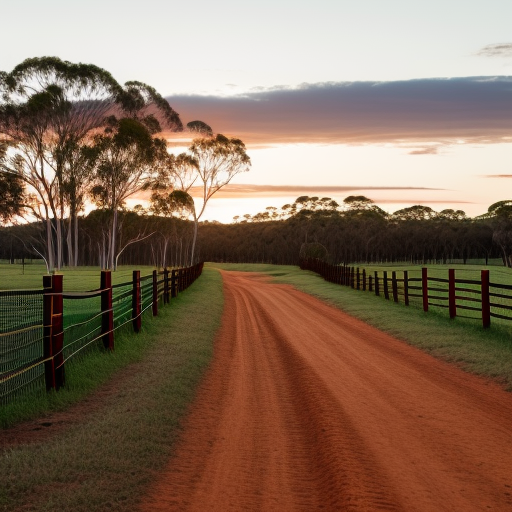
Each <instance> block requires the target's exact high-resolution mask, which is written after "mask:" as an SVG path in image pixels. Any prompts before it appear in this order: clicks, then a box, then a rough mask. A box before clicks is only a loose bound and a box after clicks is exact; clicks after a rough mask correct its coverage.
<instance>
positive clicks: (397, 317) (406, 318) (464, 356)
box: [210, 264, 512, 391]
mask: <svg viewBox="0 0 512 512" xmlns="http://www.w3.org/2000/svg"><path fill="white" fill-rule="evenodd" d="M210 266H214V267H217V268H222V269H225V270H238V271H245V272H262V273H264V274H267V275H269V276H271V277H273V278H274V280H275V282H277V283H285V284H290V285H292V286H294V287H295V288H297V289H299V290H301V291H303V292H305V293H309V294H310V295H314V296H316V297H318V298H319V299H322V300H324V301H326V302H328V303H330V304H332V305H334V306H336V307H338V308H340V309H342V310H343V311H345V312H346V313H348V314H350V315H352V316H354V317H356V318H359V319H361V320H363V321H364V322H366V323H368V324H370V325H373V326H374V327H377V328H378V329H380V330H382V331H385V332H387V333H389V334H391V335H393V336H395V337H397V338H399V339H401V340H403V341H405V342H407V343H409V344H410V345H414V346H416V347H419V348H421V349H422V350H424V351H426V352H428V353H430V354H431V355H433V356H435V357H437V358H439V359H443V360H445V361H448V362H450V363H454V364H456V365H457V366H459V367H461V368H462V369H464V370H465V371H468V372H471V373H475V374H478V375H481V376H485V377H489V378H491V379H493V380H495V381H497V382H499V383H500V384H502V385H504V387H505V389H507V390H508V391H512V325H510V326H509V325H508V324H507V325H506V326H505V325H503V324H500V325H493V326H492V327H491V328H490V329H483V328H482V327H481V325H480V324H478V323H476V322H475V321H472V320H467V319H459V318H456V319H454V320H450V319H449V318H448V317H447V316H446V314H443V313H437V312H435V311H433V312H429V313H424V312H423V311H422V310H421V309H418V308H415V307H406V306H404V305H403V304H395V303H394V302H393V301H387V300H385V299H384V298H383V297H376V296H375V295H373V294H371V293H369V292H362V291H357V290H353V289H351V288H348V287H346V286H340V285H336V284H332V283H328V282H327V281H324V280H323V279H322V278H321V277H320V276H319V275H318V274H315V273H313V272H309V271H302V270H300V269H299V268H298V267H294V266H284V265H283V266H274V265H266V264H260V265H258V264H253V265H249V264H236V265H235V264H210Z"/></svg>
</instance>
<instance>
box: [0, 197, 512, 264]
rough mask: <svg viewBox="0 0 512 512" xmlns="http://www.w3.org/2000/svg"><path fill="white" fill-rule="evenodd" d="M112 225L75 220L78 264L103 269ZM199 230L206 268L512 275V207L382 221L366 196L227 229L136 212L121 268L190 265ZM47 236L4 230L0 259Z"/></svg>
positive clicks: (129, 218)
mask: <svg viewBox="0 0 512 512" xmlns="http://www.w3.org/2000/svg"><path fill="white" fill-rule="evenodd" d="M108 219H109V213H108V212H107V211H105V210H101V209H97V210H94V211H92V212H91V213H90V214H89V215H87V216H86V217H80V218H79V222H78V225H79V231H80V238H81V247H82V249H81V251H80V255H79V261H78V263H79V264H80V265H100V266H101V264H102V261H103V260H102V247H103V245H104V243H105V242H104V241H102V240H104V238H105V237H106V236H107V232H106V228H105V226H107V225H108ZM240 219H241V220H240ZM197 227H198V236H197V247H196V249H195V258H196V260H199V259H200V260H203V261H220V262H239V263H246V262H247V263H249V262H251V263H254V262H261V263H275V264H298V263H299V261H300V259H301V258H305V257H314V258H321V259H324V260H326V261H329V262H331V263H336V264H338V263H347V264H350V263H355V262H367V263H370V262H408V263H427V262H438V263H448V262H451V261H454V260H459V261H462V262H467V261H468V260H470V259H479V260H483V261H485V262H486V263H487V262H488V261H489V259H491V258H501V259H502V261H503V263H504V265H506V266H509V267H510V266H512V201H500V202H498V203H495V204H493V205H491V206H490V207H489V209H488V212H487V214H485V215H482V216H480V217H476V218H468V217H467V216H466V215H465V214H464V212H462V211H461V210H450V209H448V210H443V211H441V212H435V211H434V210H432V209H431V208H429V207H425V206H422V205H415V206H411V207H409V208H404V209H402V210H399V211H397V212H395V213H394V214H392V215H388V214H386V213H385V212H383V211H382V210H381V209H380V208H378V207H377V206H376V205H374V204H373V203H372V201H371V200H370V199H368V198H366V197H364V196H349V197H347V198H346V199H345V200H344V201H343V204H342V205H341V206H340V205H338V203H336V201H334V200H332V199H330V198H318V197H309V196H302V197H299V198H297V200H296V201H295V202H294V203H291V204H288V205H284V206H283V207H281V208H276V207H268V208H267V209H266V210H265V212H262V213H261V214H256V215H253V216H249V215H245V216H242V217H239V218H238V219H235V221H234V222H233V223H231V224H221V223H218V222H208V221H205V222H199V223H195V222H194V221H193V220H188V219H183V218H179V217H176V216H161V215H156V214H155V213H153V212H152V211H144V210H143V209H142V208H138V209H136V211H128V210H120V212H119V246H120V248H121V249H122V250H121V253H120V257H119V263H123V264H139V265H140V264H152V265H154V266H156V267H164V266H184V265H188V264H189V262H190V258H191V255H192V251H193V250H194V244H195V231H196V228H197ZM102 233H103V234H102ZM43 235H44V230H43V229H42V226H41V225H40V223H39V224H38V223H32V224H28V225H19V226H12V227H9V228H3V229H0V258H2V259H20V258H22V257H25V258H26V257H30V256H29V253H28V252H27V244H26V240H29V239H30V240H33V241H34V243H36V241H37V239H38V237H39V239H42V237H43ZM141 237H143V239H142V240H141V239H140V238H141ZM136 240H139V241H138V242H137V243H132V242H133V241H136ZM34 255H35V253H32V256H34Z"/></svg>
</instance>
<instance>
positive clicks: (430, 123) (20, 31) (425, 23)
mask: <svg viewBox="0 0 512 512" xmlns="http://www.w3.org/2000/svg"><path fill="white" fill-rule="evenodd" d="M3 4H5V5H2V6H1V8H0V12H1V14H2V20H3V23H2V31H0V45H1V48H2V52H1V53H0V70H4V71H10V70H11V69H12V68H13V67H14V66H15V65H16V64H18V63H20V62H21V61H23V60H24V59H25V58H28V57H35V56H44V55H55V56H58V57H60V58H62V59H65V60H69V61H72V62H79V61H80V62H87V63H93V64H96V65H98V66H100V67H103V68H105V69H107V70H108V71H110V72H111V73H112V75H113V76H114V77H115V78H116V79H117V80H118V81H120V82H125V81H127V80H139V81H142V82H146V83H148V84H150V85H152V86H153V87H155V88H156V89H157V90H158V91H159V92H160V93H161V94H162V95H164V96H166V97H167V98H168V99H169V102H170V103H171V105H172V107H173V108H174V109H175V110H177V111H178V113H179V114H180V116H181V118H182V121H183V122H184V124H186V123H187V122H189V121H192V120H195V119H201V120H203V121H205V122H207V123H208V124H210V125H211V126H212V128H213V129H214V131H215V132H218V133H224V134H226V135H230V136H236V137H239V138H241V139H242V140H243V141H244V142H245V143H246V145H247V147H248V153H249V155H250V157H251V160H252V169H251V171H250V172H249V173H246V174H244V175H240V176H237V177H236V178H235V179H234V180H233V185H232V186H231V187H229V188H227V189H226V190H225V192H224V193H222V194H219V196H218V198H216V199H215V200H212V202H211V205H210V207H209V208H208V209H207V211H206V214H205V218H207V219H217V220H220V221H223V222H229V221H230V220H231V219H232V217H233V216H234V215H243V214H245V213H251V214H254V213H256V212H258V211H263V210H264V208H265V207H266V206H269V205H272V206H282V205H283V204H285V203H287V202H290V201H293V199H295V198H296V197H297V196H299V195H319V196H328V197H332V198H334V199H336V200H337V201H338V202H342V200H343V198H345V197H347V196H348V195H351V194H358V195H359V194H363V195H366V196H367V197H369V198H371V199H373V200H374V201H375V202H376V203H377V204H378V205H379V206H380V207H381V208H383V209H384V210H386V211H389V212H393V211H396V210H398V209H400V208H403V207H405V206H411V205H413V204H424V205H428V206H431V207H432V208H434V209H435V210H437V211H439V210H442V209H444V208H454V209H462V210H464V211H465V212H466V213H467V214H468V215H470V216H475V215H479V214H481V213H484V212H485V211H486V210H487V207H488V206H489V205H490V204H491V203H493V202H495V201H499V200H502V199H512V190H511V188H512V29H511V24H510V20H511V19H512V2H510V1H509V0H486V1H485V2H483V1H471V0H469V1H468V0H465V1H459V0H443V1H440V0H429V1H424V0H416V1H411V0H386V1H383V0H366V1H355V0H351V1H347V0H337V1H335V0H330V1H328V0H314V1H313V0H308V1H304V0H293V1H292V0H272V1H267V0H259V1H257V2H256V1H252V0H251V1H245V2H240V1H223V0H218V1H217V2H206V1H203V0H196V1H194V2H172V1H169V0H166V1H162V0H145V1H144V2H135V1H133V0H125V1H124V2H122V3H121V2H118V1H114V0H111V1H110V0H102V1H99V0H89V1H88V2H69V1H64V0H47V1H44V0H27V1H24V2H8V3H7V2H3ZM6 20H7V21H6ZM174 143H175V145H176V146H177V147H178V149H177V150H179V145H180V144H184V143H185V144H186V141H185V142H184V141H183V138H176V139H175V140H174Z"/></svg>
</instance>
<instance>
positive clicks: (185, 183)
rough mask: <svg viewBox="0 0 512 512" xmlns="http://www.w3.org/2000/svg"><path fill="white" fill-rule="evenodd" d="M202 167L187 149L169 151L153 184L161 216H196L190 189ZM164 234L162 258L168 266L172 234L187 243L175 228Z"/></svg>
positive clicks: (153, 201) (156, 210)
mask: <svg viewBox="0 0 512 512" xmlns="http://www.w3.org/2000/svg"><path fill="white" fill-rule="evenodd" d="M198 167H199V164H198V162H197V160H196V159H195V158H194V157H192V156H191V155H189V154H187V153H180V154H179V155H174V154H172V153H168V154H167V155H166V157H165V158H164V159H163V161H162V165H161V166H160V169H159V172H158V175H157V177H156V179H155V181H154V182H153V183H152V185H151V189H152V193H151V211H152V212H153V213H154V214H156V215H158V216H161V217H168V218H171V217H175V218H179V219H182V220H186V219H189V218H194V215H195V206H194V200H193V198H192V196H191V195H190V193H189V191H190V189H191V188H192V186H193V185H194V183H195V182H196V180H197V171H198ZM161 235H162V237H163V240H164V243H163V247H162V254H161V262H162V266H166V265H167V249H168V246H169V242H170V240H171V238H174V241H175V244H180V246H182V245H183V238H180V239H178V237H177V232H176V230H175V229H174V230H173V232H168V231H167V230H164V231H162V232H161Z"/></svg>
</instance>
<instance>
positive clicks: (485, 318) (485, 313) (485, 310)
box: [481, 270, 491, 328]
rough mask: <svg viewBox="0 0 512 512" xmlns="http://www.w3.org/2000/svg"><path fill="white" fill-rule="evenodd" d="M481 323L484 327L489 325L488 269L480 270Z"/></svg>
mask: <svg viewBox="0 0 512 512" xmlns="http://www.w3.org/2000/svg"><path fill="white" fill-rule="evenodd" d="M481 275H482V277H481V280H482V323H483V326H484V328H488V327H490V326H491V300H490V296H489V271H488V270H482V274H481Z"/></svg>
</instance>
